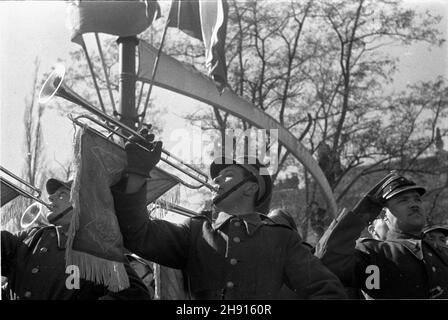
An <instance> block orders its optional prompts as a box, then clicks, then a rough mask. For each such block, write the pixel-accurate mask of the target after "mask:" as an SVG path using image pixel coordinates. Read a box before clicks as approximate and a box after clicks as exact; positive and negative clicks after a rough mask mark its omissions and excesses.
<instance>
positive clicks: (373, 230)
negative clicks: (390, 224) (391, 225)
mask: <svg viewBox="0 0 448 320" xmlns="http://www.w3.org/2000/svg"><path fill="white" fill-rule="evenodd" d="M367 231H368V232H369V233H370V234H371V235H372V236H373V235H374V234H375V226H374V225H373V224H369V226H368V227H367Z"/></svg>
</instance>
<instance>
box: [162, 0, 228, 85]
mask: <svg viewBox="0 0 448 320" xmlns="http://www.w3.org/2000/svg"><path fill="white" fill-rule="evenodd" d="M228 10H229V8H228V5H227V2H226V1H225V0H193V1H187V0H173V2H172V5H171V10H170V13H169V24H168V26H169V27H175V28H178V29H180V30H182V31H183V32H185V33H186V34H188V35H189V36H191V37H193V38H196V39H198V40H200V41H202V42H203V43H204V47H205V64H206V67H207V70H208V75H209V77H211V78H212V79H213V80H214V81H215V82H216V83H217V85H218V88H219V90H220V92H222V90H223V89H224V88H225V86H226V85H227V66H226V57H225V41H226V33H227V19H228Z"/></svg>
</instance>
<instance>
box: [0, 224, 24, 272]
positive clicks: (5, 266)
mask: <svg viewBox="0 0 448 320" xmlns="http://www.w3.org/2000/svg"><path fill="white" fill-rule="evenodd" d="M25 236H26V234H25V233H24V232H22V233H20V234H18V235H15V234H12V233H10V232H8V231H5V230H2V231H1V250H2V251H1V260H2V276H4V277H8V275H9V274H10V273H11V271H12V268H14V266H13V261H14V259H13V258H14V256H15V254H16V251H17V247H18V245H19V243H20V242H21V241H23V239H24V238H25Z"/></svg>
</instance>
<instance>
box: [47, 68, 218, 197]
mask: <svg viewBox="0 0 448 320" xmlns="http://www.w3.org/2000/svg"><path fill="white" fill-rule="evenodd" d="M64 75H65V67H64V66H62V65H57V66H56V68H55V69H54V71H53V72H52V73H51V74H50V76H49V77H48V79H47V80H46V81H45V83H44V85H43V87H42V89H41V91H40V93H39V103H42V104H46V103H48V102H49V101H50V100H51V99H52V98H53V97H54V96H58V97H61V98H64V99H66V100H68V101H70V102H73V103H75V104H77V105H79V106H81V107H83V108H85V109H87V110H88V111H90V112H92V113H93V114H94V115H96V116H98V117H99V118H100V119H102V120H104V121H105V124H103V123H101V122H100V121H96V123H97V124H100V125H101V126H102V127H104V128H106V129H108V130H110V131H111V134H117V135H119V136H120V137H122V138H123V139H125V140H127V141H129V138H128V137H127V135H133V136H136V137H138V138H140V139H142V140H145V139H144V137H142V136H141V135H140V134H139V133H138V132H136V131H135V130H133V129H132V128H129V127H128V126H126V125H124V124H123V123H121V122H120V121H118V120H116V119H114V118H113V117H111V116H109V115H107V114H106V113H104V112H102V111H101V110H99V109H97V108H95V107H94V106H92V105H91V104H90V103H89V102H88V101H86V100H85V99H84V98H82V97H81V96H79V95H78V94H77V93H76V92H74V91H73V90H72V89H70V88H69V87H68V86H67V85H66V84H65V83H64ZM83 117H84V118H88V117H87V116H83ZM92 119H93V118H89V120H91V121H95V119H93V120H92ZM78 120H79V118H78ZM77 124H79V122H78V123H77ZM110 124H113V125H114V126H115V127H117V128H119V130H121V132H125V133H127V135H126V134H123V133H121V132H119V131H118V129H114V128H110ZM136 143H137V144H138V142H136ZM138 145H139V146H140V147H142V148H143V149H145V150H148V149H147V148H146V147H145V146H143V145H141V144H138ZM148 151H149V150H148ZM162 153H164V154H165V155H166V156H167V157H170V158H172V159H174V160H175V161H177V162H178V163H179V164H180V165H177V164H175V163H173V161H171V160H169V159H167V158H164V157H162V158H161V160H162V161H164V162H165V163H167V164H168V165H170V166H171V167H173V168H175V169H177V170H179V171H181V172H182V173H184V174H185V175H187V176H189V177H190V178H192V179H194V180H196V181H197V182H199V185H192V184H188V183H185V182H182V184H184V185H185V186H187V187H189V188H193V189H198V188H201V187H203V186H205V187H207V188H208V189H210V190H211V191H217V190H216V188H215V187H213V186H212V185H211V184H210V183H208V175H207V174H206V173H204V172H202V171H200V170H199V169H197V168H195V167H194V166H193V165H190V164H188V163H185V162H183V161H182V160H181V159H179V158H178V157H176V156H174V155H173V154H171V153H170V152H168V151H166V150H165V149H162ZM181 165H182V166H184V167H186V168H188V169H190V170H193V171H194V173H192V172H189V171H187V169H185V168H182V167H181ZM201 177H202V178H201Z"/></svg>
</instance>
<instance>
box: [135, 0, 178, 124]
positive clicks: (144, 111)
mask: <svg viewBox="0 0 448 320" xmlns="http://www.w3.org/2000/svg"><path fill="white" fill-rule="evenodd" d="M172 9H173V1H171V4H170V10H169V11H168V12H169V13H168V18H167V19H166V21H165V26H164V27H163V34H162V40H161V41H160V46H159V50H158V51H157V56H156V59H155V61H154V65H153V68H152V74H151V81H150V83H149V89H148V93H147V95H146V101H145V106H144V108H143V111H142V113H141V114H139V117H141V124H143V121H144V120H145V116H146V109H147V108H148V103H149V98H150V97H151V92H152V87H153V86H154V78H155V77H156V72H157V66H158V65H159V59H160V54H161V53H162V47H163V44H164V42H165V36H166V31H167V30H168V27H169V24H170V21H171V19H170V16H171V14H172V13H171V10H172Z"/></svg>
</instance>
